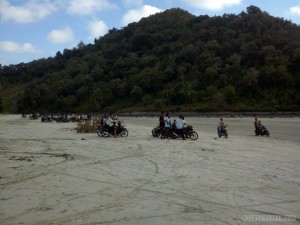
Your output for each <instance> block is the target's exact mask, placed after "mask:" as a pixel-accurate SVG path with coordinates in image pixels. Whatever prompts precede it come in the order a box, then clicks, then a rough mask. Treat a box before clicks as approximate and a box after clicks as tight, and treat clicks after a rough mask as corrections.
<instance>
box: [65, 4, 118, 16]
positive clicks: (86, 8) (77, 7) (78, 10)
mask: <svg viewBox="0 0 300 225" xmlns="http://www.w3.org/2000/svg"><path fill="white" fill-rule="evenodd" d="M116 7H117V6H116V5H115V4H112V3H110V2H109V1H108V0H70V1H69V4H68V6H67V11H68V12H69V13H70V14H74V15H82V16H86V15H91V14H93V13H95V12H96V11H101V10H106V9H112V8H116Z"/></svg>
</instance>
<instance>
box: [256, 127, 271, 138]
mask: <svg viewBox="0 0 300 225" xmlns="http://www.w3.org/2000/svg"><path fill="white" fill-rule="evenodd" d="M254 132H255V136H259V135H260V136H264V135H265V136H266V137H269V136H270V132H269V130H268V129H267V128H266V127H265V126H263V125H261V126H260V127H259V128H258V129H257V130H255V131H254Z"/></svg>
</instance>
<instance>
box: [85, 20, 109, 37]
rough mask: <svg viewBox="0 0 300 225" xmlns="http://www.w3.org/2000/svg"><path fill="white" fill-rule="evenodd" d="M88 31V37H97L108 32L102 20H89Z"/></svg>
mask: <svg viewBox="0 0 300 225" xmlns="http://www.w3.org/2000/svg"><path fill="white" fill-rule="evenodd" d="M88 30H89V32H90V37H89V39H94V38H99V37H101V36H103V35H104V34H106V33H107V32H108V26H107V25H106V24H105V23H104V22H103V21H102V20H98V21H93V22H90V24H89V26H88Z"/></svg>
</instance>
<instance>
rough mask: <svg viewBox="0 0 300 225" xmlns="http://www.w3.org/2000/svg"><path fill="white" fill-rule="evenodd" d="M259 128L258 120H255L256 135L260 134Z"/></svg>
mask: <svg viewBox="0 0 300 225" xmlns="http://www.w3.org/2000/svg"><path fill="white" fill-rule="evenodd" d="M258 127H259V124H258V121H257V118H255V119H254V128H255V133H256V134H257V133H258Z"/></svg>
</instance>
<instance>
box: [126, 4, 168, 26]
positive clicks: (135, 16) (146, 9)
mask: <svg viewBox="0 0 300 225" xmlns="http://www.w3.org/2000/svg"><path fill="white" fill-rule="evenodd" d="M161 11H162V10H161V9H159V8H156V7H154V6H150V5H143V6H142V7H140V8H138V9H132V10H129V11H128V12H127V13H126V14H125V15H124V16H123V18H122V23H123V25H127V24H129V23H132V22H137V21H139V20H140V19H141V18H143V17H147V16H150V15H153V14H155V13H158V12H161Z"/></svg>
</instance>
